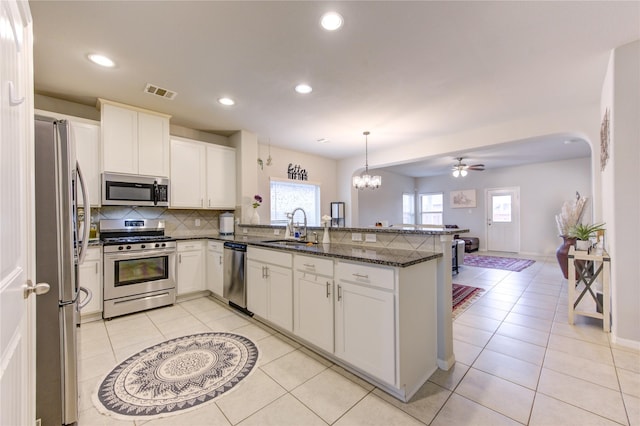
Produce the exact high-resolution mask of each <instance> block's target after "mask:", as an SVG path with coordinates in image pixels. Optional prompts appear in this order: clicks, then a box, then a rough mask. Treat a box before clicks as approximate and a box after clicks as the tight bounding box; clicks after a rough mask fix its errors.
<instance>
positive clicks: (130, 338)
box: [109, 322, 163, 349]
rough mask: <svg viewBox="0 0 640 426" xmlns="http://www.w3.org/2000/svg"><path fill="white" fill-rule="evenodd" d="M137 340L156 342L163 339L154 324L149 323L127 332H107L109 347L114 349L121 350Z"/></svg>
mask: <svg viewBox="0 0 640 426" xmlns="http://www.w3.org/2000/svg"><path fill="white" fill-rule="evenodd" d="M138 339H144V340H152V339H154V340H158V339H163V336H162V333H161V332H160V330H158V328H156V326H155V325H154V324H152V323H151V322H149V323H148V324H145V325H140V326H139V327H135V326H134V327H132V328H130V329H127V330H122V331H117V332H112V331H109V340H110V341H111V345H112V346H113V347H114V349H116V348H121V347H124V346H130V345H131V344H132V342H135V341H136V340H138Z"/></svg>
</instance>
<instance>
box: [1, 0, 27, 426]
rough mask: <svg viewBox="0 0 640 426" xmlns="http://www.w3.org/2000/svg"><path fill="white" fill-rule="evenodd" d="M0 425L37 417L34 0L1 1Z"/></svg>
mask: <svg viewBox="0 0 640 426" xmlns="http://www.w3.org/2000/svg"><path fill="white" fill-rule="evenodd" d="M0 27H2V37H0V80H1V81H0V83H1V89H2V90H1V91H0V366H1V367H0V424H1V425H29V424H33V423H34V421H35V387H34V385H35V349H34V345H35V343H34V342H35V301H34V297H33V296H31V297H28V298H25V297H24V296H23V295H24V291H23V286H24V285H25V284H26V282H27V280H28V279H29V278H32V277H33V276H34V275H35V274H34V273H33V272H34V270H35V268H34V267H33V259H34V244H33V241H34V240H33V235H32V234H33V233H32V232H29V230H30V229H33V228H34V223H33V214H32V213H31V212H30V208H31V206H32V203H31V202H30V200H31V197H32V194H33V193H32V191H31V182H32V180H31V176H32V173H31V171H32V169H31V167H30V164H32V160H30V159H29V158H30V155H32V154H33V153H32V150H31V147H32V145H33V143H32V140H33V84H32V81H33V78H32V71H31V69H32V67H31V63H32V60H33V59H32V47H31V46H32V38H31V34H32V29H31V15H30V12H29V6H28V3H27V2H17V1H5V0H2V3H0Z"/></svg>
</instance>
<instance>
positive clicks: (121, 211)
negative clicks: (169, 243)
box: [91, 206, 233, 236]
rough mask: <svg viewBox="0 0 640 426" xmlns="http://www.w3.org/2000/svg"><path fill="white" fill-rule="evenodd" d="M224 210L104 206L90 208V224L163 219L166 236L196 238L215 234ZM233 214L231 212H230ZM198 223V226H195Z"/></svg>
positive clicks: (218, 228)
mask: <svg viewBox="0 0 640 426" xmlns="http://www.w3.org/2000/svg"><path fill="white" fill-rule="evenodd" d="M226 212H227V211H226V210H186V209H184V210H183V209H168V208H166V207H125V206H109V207H107V206H104V207H100V208H92V209H91V216H92V222H99V221H100V220H102V219H125V218H127V219H128V218H131V219H163V220H164V221H165V232H166V234H168V235H181V236H189V235H194V236H198V235H201V234H211V233H217V232H219V230H220V215H221V214H222V213H226ZM231 212H232V213H233V211H231ZM196 221H199V222H200V223H199V224H200V226H197V225H196Z"/></svg>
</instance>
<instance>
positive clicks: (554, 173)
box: [358, 158, 593, 255]
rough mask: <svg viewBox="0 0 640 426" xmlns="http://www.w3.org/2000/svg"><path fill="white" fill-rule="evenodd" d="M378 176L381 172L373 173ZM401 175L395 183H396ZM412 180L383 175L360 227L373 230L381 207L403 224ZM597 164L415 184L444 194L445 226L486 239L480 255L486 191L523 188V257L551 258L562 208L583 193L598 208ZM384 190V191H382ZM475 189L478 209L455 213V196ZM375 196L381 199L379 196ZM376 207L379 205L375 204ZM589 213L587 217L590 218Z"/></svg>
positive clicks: (365, 203) (559, 164)
mask: <svg viewBox="0 0 640 426" xmlns="http://www.w3.org/2000/svg"><path fill="white" fill-rule="evenodd" d="M372 172H375V173H378V172H379V171H376V170H373V171H372ZM394 176H395V179H394ZM408 179H410V180H413V179H412V178H406V177H404V176H400V175H393V174H391V173H388V174H387V175H386V176H383V179H382V182H383V185H382V187H380V189H378V190H376V191H375V192H373V193H369V194H366V193H361V194H360V195H359V197H358V199H359V205H360V208H359V221H360V226H367V225H368V224H369V222H371V218H377V217H378V216H380V215H378V214H376V213H375V212H370V211H368V210H369V209H373V206H375V204H377V205H379V206H382V207H381V210H380V211H382V212H388V211H391V210H393V209H399V210H400V216H399V218H398V219H397V220H394V221H393V222H391V221H390V223H400V221H401V220H402V211H401V210H402V191H403V188H409V187H410V186H411V185H410V183H409V182H408V181H407V180H408ZM591 180H592V179H591V160H590V159H589V158H579V159H574V160H565V161H554V162H549V163H538V164H530V165H525V166H518V167H505V168H501V169H495V170H485V171H484V172H469V175H467V176H466V177H465V178H460V177H459V178H454V177H453V176H451V175H442V176H435V177H429V178H420V179H415V187H416V189H417V191H418V193H427V192H443V193H444V223H445V224H456V225H458V226H460V227H462V228H469V230H470V232H469V233H468V234H465V235H468V236H476V237H479V238H480V250H486V225H485V224H486V217H487V216H486V208H485V206H486V203H485V191H486V190H487V189H491V188H500V187H519V188H520V206H521V209H520V210H521V213H520V225H521V233H520V240H521V247H520V253H525V254H541V255H551V254H553V253H555V250H556V249H557V248H558V246H559V245H560V243H561V242H562V241H561V240H560V239H559V238H558V231H557V228H556V225H555V215H556V214H557V213H559V212H560V209H561V207H562V204H563V202H564V201H566V200H570V199H572V198H573V197H574V196H575V192H576V191H579V192H580V194H581V195H583V196H585V197H588V198H589V200H590V202H589V204H588V205H587V209H589V210H590V209H591V206H592V205H593V202H592V199H593V197H592V194H591ZM383 188H384V189H385V190H384V191H381V190H382V189H383ZM462 189H475V190H476V201H477V207H475V208H469V209H452V208H450V206H449V194H450V192H451V191H455V190H462ZM374 194H375V195H374ZM373 203H375V204H373ZM589 215H590V213H589V212H586V214H585V216H587V217H589Z"/></svg>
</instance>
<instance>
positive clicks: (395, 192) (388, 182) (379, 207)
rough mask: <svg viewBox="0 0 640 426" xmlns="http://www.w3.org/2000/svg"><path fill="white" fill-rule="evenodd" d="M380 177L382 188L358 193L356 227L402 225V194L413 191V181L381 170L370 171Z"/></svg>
mask: <svg viewBox="0 0 640 426" xmlns="http://www.w3.org/2000/svg"><path fill="white" fill-rule="evenodd" d="M370 174H376V175H380V176H381V177H382V186H381V187H380V188H378V189H376V190H373V191H372V190H370V189H362V190H360V191H358V226H363V227H364V226H374V225H375V223H376V222H381V221H385V220H386V221H388V222H389V224H390V225H393V224H401V223H402V193H404V192H409V193H412V194H413V193H414V191H415V185H416V184H415V179H414V178H412V177H408V176H402V175H398V174H395V173H390V172H387V171H383V170H370Z"/></svg>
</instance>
